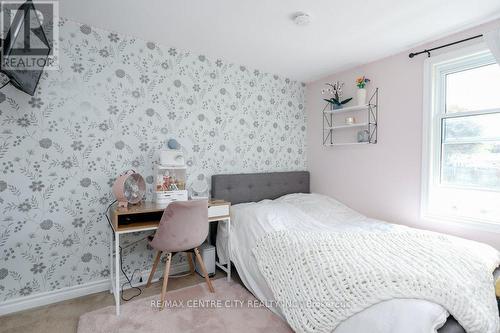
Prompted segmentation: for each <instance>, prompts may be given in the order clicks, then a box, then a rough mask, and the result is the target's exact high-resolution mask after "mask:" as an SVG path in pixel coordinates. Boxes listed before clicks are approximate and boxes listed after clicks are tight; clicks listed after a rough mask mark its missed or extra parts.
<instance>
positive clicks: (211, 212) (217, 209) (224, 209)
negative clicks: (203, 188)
mask: <svg viewBox="0 0 500 333" xmlns="http://www.w3.org/2000/svg"><path fill="white" fill-rule="evenodd" d="M228 215H229V205H217V206H210V207H208V217H209V218H212V217H217V216H228Z"/></svg>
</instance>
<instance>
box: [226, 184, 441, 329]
mask: <svg viewBox="0 0 500 333" xmlns="http://www.w3.org/2000/svg"><path fill="white" fill-rule="evenodd" d="M283 203H286V204H287V205H286V207H287V210H286V212H285V213H283V211H282V207H283V205H282V204H283ZM278 207H281V208H280V209H278ZM301 214H304V215H307V216H308V217H312V218H313V219H311V218H303V219H301V218H295V217H297V215H301ZM287 215H288V217H287ZM292 217H294V218H292ZM306 221H307V222H306ZM231 222H232V224H231V234H230V235H229V237H230V243H231V260H232V261H233V262H234V264H235V266H236V268H237V270H238V273H239V276H240V278H241V280H242V281H243V283H244V284H245V286H246V287H247V288H248V289H249V290H250V291H251V292H252V293H253V294H254V295H255V296H256V297H257V298H258V299H260V300H261V301H263V302H265V303H266V304H268V305H269V304H273V303H274V301H275V300H274V297H273V294H272V292H271V290H270V288H269V286H268V285H267V283H266V281H265V279H264V277H263V275H262V274H261V273H260V271H259V269H258V267H257V263H256V260H255V258H254V256H253V254H252V249H253V248H254V247H255V244H256V242H257V240H258V239H260V238H261V237H262V236H264V235H266V234H267V233H270V232H274V231H278V230H298V231H351V232H352V231H356V232H357V231H359V232H387V231H391V230H396V229H407V227H404V226H399V225H394V224H389V223H385V222H381V221H377V220H373V219H368V218H367V217H365V216H363V215H361V214H359V213H357V212H355V211H354V210H352V209H349V208H348V207H346V206H344V205H342V204H340V203H339V202H337V201H336V200H334V199H332V198H329V197H326V196H322V195H318V194H291V195H287V196H284V197H281V198H279V199H276V200H274V201H271V200H264V201H261V202H259V203H245V204H239V205H234V206H233V207H232V208H231ZM227 236H228V235H227V232H226V228H225V226H224V225H222V224H220V226H219V232H218V235H217V238H218V241H217V252H218V255H219V257H220V258H222V259H224V253H225V250H226V249H225V248H224V247H223V245H224V244H226V243H225V242H223V241H221V240H222V239H223V238H225V237H227ZM271 309H272V310H273V311H274V312H276V313H277V314H279V315H281V316H282V317H283V315H282V313H281V312H280V310H279V308H277V307H271ZM448 315H449V314H448V312H447V311H446V310H445V309H444V308H442V307H441V306H440V305H438V304H435V303H431V302H428V301H424V300H417V299H393V300H390V301H385V302H381V303H378V304H376V305H373V306H371V307H369V308H368V309H366V310H364V311H362V312H360V313H357V314H355V315H353V316H352V317H350V318H348V319H347V320H345V321H344V322H343V323H342V324H340V325H339V326H338V327H337V328H336V329H335V333H356V332H372V333H391V332H394V333H396V332H406V333H433V332H436V330H437V329H438V328H440V327H441V326H442V325H443V324H444V323H445V321H446V318H447V317H448Z"/></svg>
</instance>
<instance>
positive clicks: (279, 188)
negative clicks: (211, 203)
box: [212, 171, 310, 204]
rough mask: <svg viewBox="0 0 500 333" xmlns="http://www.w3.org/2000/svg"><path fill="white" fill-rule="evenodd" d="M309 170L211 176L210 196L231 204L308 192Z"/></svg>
mask: <svg viewBox="0 0 500 333" xmlns="http://www.w3.org/2000/svg"><path fill="white" fill-rule="evenodd" d="M309 192H310V190H309V172H308V171H288V172H268V173H240V174H232V175H213V176H212V198H213V199H224V200H227V201H230V202H231V203H232V204H238V203H242V202H255V201H260V200H264V199H276V198H278V197H281V196H282V195H285V194H290V193H309Z"/></svg>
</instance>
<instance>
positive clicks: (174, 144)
mask: <svg viewBox="0 0 500 333" xmlns="http://www.w3.org/2000/svg"><path fill="white" fill-rule="evenodd" d="M167 147H168V149H176V150H179V149H181V145H180V144H179V142H177V140H175V139H170V140H168V141H167Z"/></svg>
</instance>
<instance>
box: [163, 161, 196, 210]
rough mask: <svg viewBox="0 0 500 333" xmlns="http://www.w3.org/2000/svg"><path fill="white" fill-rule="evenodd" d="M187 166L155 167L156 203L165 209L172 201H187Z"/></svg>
mask: <svg viewBox="0 0 500 333" xmlns="http://www.w3.org/2000/svg"><path fill="white" fill-rule="evenodd" d="M186 171H187V170H186V167H185V166H172V167H171V166H164V165H156V166H155V175H156V184H155V202H156V203H158V204H161V205H164V206H165V207H166V206H168V204H169V203H170V202H172V201H179V200H187V199H188V195H187V191H186Z"/></svg>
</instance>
